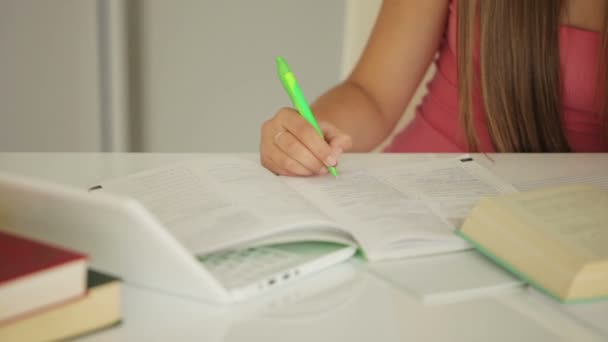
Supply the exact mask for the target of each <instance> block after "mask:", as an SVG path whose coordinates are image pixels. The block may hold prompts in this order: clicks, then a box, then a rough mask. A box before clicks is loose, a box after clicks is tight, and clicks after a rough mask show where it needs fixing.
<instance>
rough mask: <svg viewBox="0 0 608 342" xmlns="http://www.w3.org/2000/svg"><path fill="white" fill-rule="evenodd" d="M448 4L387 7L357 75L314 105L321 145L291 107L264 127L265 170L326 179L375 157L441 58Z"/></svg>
mask: <svg viewBox="0 0 608 342" xmlns="http://www.w3.org/2000/svg"><path fill="white" fill-rule="evenodd" d="M448 6H449V0H384V2H383V3H382V8H381V10H380V14H379V16H378V19H377V21H376V25H375V27H374V30H373V32H372V35H371V37H370V39H369V41H368V44H367V46H366V48H365V51H364V52H363V54H362V56H361V58H360V60H359V62H358V64H357V66H356V67H355V69H354V70H353V72H352V74H351V75H350V76H349V77H348V79H347V80H346V81H344V82H343V83H342V84H340V85H338V86H336V87H335V88H333V89H331V90H329V91H328V92H327V93H325V94H324V95H322V96H321V97H320V98H319V99H318V100H317V101H316V102H315V103H314V104H313V106H312V109H313V111H314V113H315V115H316V116H317V118H318V121H319V124H320V125H321V128H322V129H323V132H324V134H325V139H323V138H321V137H320V136H319V135H318V134H317V133H316V132H315V130H314V129H313V128H312V126H311V125H310V124H308V123H307V122H306V121H305V120H304V119H302V118H301V117H300V116H299V115H298V113H297V112H296V111H295V110H293V109H291V108H283V109H281V110H279V112H278V113H277V114H276V115H275V116H274V117H273V118H272V119H270V120H268V121H267V122H265V123H264V125H263V126H262V139H261V143H260V159H261V163H262V164H263V165H264V166H265V167H266V168H268V169H269V170H271V171H273V172H275V173H277V174H281V175H288V176H310V175H315V174H326V173H327V168H326V166H335V165H336V164H337V160H338V158H339V156H340V153H341V152H342V151H346V150H350V149H351V148H352V150H353V151H370V150H372V149H373V148H374V147H376V146H377V145H378V144H380V143H381V142H382V141H383V140H384V139H385V138H386V137H387V136H388V135H389V134H390V132H391V131H392V129H393V127H394V126H395V125H396V123H397V121H398V120H399V118H400V117H401V115H402V114H403V111H404V110H405V107H406V106H407V104H408V103H409V101H410V99H411V98H412V96H413V94H414V92H415V90H416V89H417V87H418V84H419V83H420V81H421V80H422V78H423V76H424V73H425V72H426V70H427V68H428V66H429V65H430V63H431V61H432V60H433V57H434V56H435V54H436V53H437V50H438V48H439V44H440V42H441V39H442V37H443V33H444V30H445V26H446V19H447V13H448Z"/></svg>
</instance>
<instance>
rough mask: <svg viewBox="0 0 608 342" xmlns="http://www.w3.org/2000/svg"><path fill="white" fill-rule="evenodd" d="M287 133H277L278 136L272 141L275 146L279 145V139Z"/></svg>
mask: <svg viewBox="0 0 608 342" xmlns="http://www.w3.org/2000/svg"><path fill="white" fill-rule="evenodd" d="M283 133H285V131H279V132H277V134H275V135H274V138H273V139H272V140H273V141H274V144H275V145H278V144H279V138H280V137H281V135H282V134H283Z"/></svg>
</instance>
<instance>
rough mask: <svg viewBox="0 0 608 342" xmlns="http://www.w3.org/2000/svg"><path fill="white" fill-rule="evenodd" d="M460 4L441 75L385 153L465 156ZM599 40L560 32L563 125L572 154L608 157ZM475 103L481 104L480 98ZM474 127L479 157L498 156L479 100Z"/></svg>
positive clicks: (449, 32)
mask: <svg viewBox="0 0 608 342" xmlns="http://www.w3.org/2000/svg"><path fill="white" fill-rule="evenodd" d="M456 3H457V0H452V1H451V3H450V16H449V20H448V23H447V27H446V32H445V39H444V41H443V43H442V45H441V47H440V51H439V58H438V60H437V62H436V66H437V73H436V74H435V76H434V78H433V79H432V81H431V82H430V83H429V84H428V92H427V95H426V96H425V97H424V99H423V101H422V104H421V105H420V106H419V107H418V108H417V110H416V115H415V117H414V119H413V120H412V121H411V122H410V123H409V125H408V126H407V127H406V128H405V129H403V131H401V132H399V133H398V134H397V135H396V136H395V138H394V139H393V141H392V143H391V144H390V145H389V146H388V147H387V148H386V149H385V152H466V151H467V143H466V141H467V140H466V136H465V134H464V130H463V129H462V127H461V125H460V123H459V116H458V86H457V85H458V80H457V71H458V64H457V59H456V46H457V7H456ZM601 45H602V42H601V34H600V33H598V32H592V31H585V30H581V29H576V28H573V27H567V26H562V27H561V28H560V56H561V57H560V58H561V68H562V70H561V72H562V74H561V76H562V82H563V95H562V103H563V111H562V115H563V125H564V132H565V135H566V138H567V140H568V143H569V145H570V148H571V149H572V151H574V152H607V151H608V138H607V137H606V134H605V130H604V128H603V126H602V118H601V116H600V114H599V112H598V109H597V106H594V103H596V102H595V101H594V100H595V94H596V85H597V82H596V79H597V74H598V70H597V69H598V68H597V66H598V58H599V52H600V48H601ZM476 97H477V98H481V96H480V95H479V94H478V95H477V96H476ZM474 107H475V108H476V109H475V115H474V121H475V127H476V130H477V136H478V138H479V142H480V146H479V149H480V151H481V152H494V151H495V149H494V146H493V145H492V142H491V139H490V135H489V133H488V129H487V126H486V122H485V114H484V113H483V103H481V100H479V101H476V103H474Z"/></svg>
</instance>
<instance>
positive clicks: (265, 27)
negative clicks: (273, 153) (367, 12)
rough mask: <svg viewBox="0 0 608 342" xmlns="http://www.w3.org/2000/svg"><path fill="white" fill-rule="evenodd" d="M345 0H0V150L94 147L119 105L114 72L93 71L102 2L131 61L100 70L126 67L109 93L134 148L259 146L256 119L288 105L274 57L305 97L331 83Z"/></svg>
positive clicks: (338, 61) (336, 72)
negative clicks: (120, 29) (124, 105)
mask: <svg viewBox="0 0 608 342" xmlns="http://www.w3.org/2000/svg"><path fill="white" fill-rule="evenodd" d="M346 1H347V0H332V1H325V0H307V1H299V0H256V1H248V0H223V1H217V0H171V1H167V0H129V1H126V0H53V1H41V0H0V151H99V150H101V149H102V142H101V140H102V139H103V136H104V134H102V131H101V130H102V127H101V125H102V120H100V118H101V116H102V115H103V114H105V113H102V111H103V110H104V108H113V107H116V105H118V106H119V107H120V105H121V104H120V103H118V104H108V103H105V102H104V101H105V100H107V99H106V98H104V96H102V94H101V92H100V89H101V88H103V87H102V85H103V84H104V80H105V82H106V83H108V84H113V83H112V82H114V81H116V78H118V77H116V76H117V75H113V76H114V78H113V79H111V80H110V82H108V77H107V75H105V74H103V73H102V71H103V70H102V69H103V68H102V69H100V65H104V63H102V62H101V61H103V56H105V55H108V53H104V52H103V51H100V49H99V45H98V44H99V41H98V38H99V36H100V32H99V27H100V26H99V22H98V19H99V18H100V17H99V8H100V7H99V5H100V3H105V4H106V5H107V4H111V7H112V8H113V9H120V8H123V10H124V12H125V13H124V18H125V20H127V23H126V25H125V27H126V28H127V30H126V32H125V34H124V38H125V40H126V41H127V42H128V46H127V49H126V50H127V51H126V52H128V53H129V54H130V59H129V63H127V64H128V65H126V66H125V68H121V66H120V65H118V66H116V65H114V66H111V67H108V66H107V65H106V69H111V70H127V71H128V74H126V76H127V77H125V78H126V81H127V84H126V85H127V86H128V87H127V88H128V89H127V88H125V90H124V93H120V92H121V91H122V90H121V89H118V90H119V91H118V94H117V95H116V96H114V98H115V99H116V98H121V96H125V98H126V99H127V101H126V102H128V104H129V106H128V110H127V111H126V116H127V119H129V120H130V121H131V124H132V125H131V128H132V129H131V133H132V134H131V136H130V138H131V140H132V141H131V144H130V145H131V146H130V147H131V148H132V149H135V150H140V151H170V152H181V151H199V152H253V151H257V150H258V142H259V129H260V126H261V124H262V123H263V121H264V120H266V119H268V118H269V117H271V116H272V115H273V114H274V112H275V111H276V110H277V109H279V108H280V107H282V106H286V105H290V103H289V100H288V98H287V96H286V95H285V94H284V91H283V89H282V87H281V85H280V83H279V81H278V79H277V77H276V71H275V66H274V58H275V57H276V56H278V55H283V56H285V57H286V58H287V60H288V61H289V63H290V64H291V65H292V68H293V69H294V71H295V73H296V75H297V76H298V78H299V79H300V83H301V86H302V88H303V90H304V92H305V94H306V95H307V97H308V98H309V99H310V100H312V99H314V98H315V97H317V96H318V95H319V94H320V93H321V92H322V91H323V90H325V89H327V88H328V87H330V86H332V85H334V84H336V83H337V82H338V81H339V78H340V72H341V69H342V58H343V39H344V27H345V8H346ZM127 5H128V6H127ZM110 14H111V13H110ZM121 17H122V16H120V15H119V16H118V18H116V17H115V18H109V21H108V23H109V24H110V25H111V24H112V23H116V22H117V21H120V20H122V18H121ZM102 26H103V25H102ZM118 40H119V39H118ZM123 43H124V42H122V41H114V42H110V47H112V48H114V49H115V51H113V52H111V53H109V55H116V52H117V51H118V53H120V52H121V51H120V48H121V46H122V44H123ZM112 44H114V45H112ZM102 46H103V44H102ZM116 49H118V50H116ZM117 59H118V60H120V57H118V58H117ZM102 76H103V77H102ZM119 86H120V85H119ZM115 90H116V89H115ZM102 103H103V105H102ZM114 119H116V118H114ZM115 122H116V120H115ZM127 147H128V146H127Z"/></svg>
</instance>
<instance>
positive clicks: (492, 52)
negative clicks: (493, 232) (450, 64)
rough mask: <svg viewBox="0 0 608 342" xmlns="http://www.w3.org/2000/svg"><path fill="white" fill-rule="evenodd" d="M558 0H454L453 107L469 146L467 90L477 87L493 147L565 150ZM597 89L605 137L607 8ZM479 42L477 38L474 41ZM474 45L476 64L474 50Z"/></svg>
mask: <svg viewBox="0 0 608 342" xmlns="http://www.w3.org/2000/svg"><path fill="white" fill-rule="evenodd" d="M564 3H565V0H533V1H531V0H488V1H478V0H459V1H458V49H459V50H458V51H459V53H458V83H459V84H458V86H459V90H460V94H459V107H460V108H459V110H460V117H461V122H462V125H463V127H464V130H465V134H466V137H467V141H468V144H469V149H470V150H471V151H477V150H478V145H479V143H478V137H477V135H476V133H475V132H476V131H475V127H474V119H473V112H474V105H473V103H474V101H475V100H474V98H473V96H474V95H473V94H474V93H477V92H475V91H473V90H474V89H480V90H481V93H482V96H483V105H484V110H485V117H486V121H487V126H488V131H489V133H490V137H491V138H492V142H493V144H494V147H495V148H496V150H497V151H499V152H568V151H570V147H569V145H568V142H567V140H566V137H565V134H564V132H563V128H562V127H563V126H562V117H561V113H562V102H561V98H562V94H561V89H562V87H561V79H560V60H559V56H560V55H559V26H560V18H561V15H562V10H563V6H564ZM604 18H605V21H606V28H605V30H604V32H603V48H602V50H601V51H602V53H601V56H600V65H599V71H600V76H599V79H598V87H597V89H598V90H599V89H604V90H605V93H602V94H599V93H598V94H597V96H598V101H601V103H600V105H601V107H599V108H602V109H601V113H602V114H603V117H604V119H605V120H604V122H605V123H606V137H607V138H608V103H607V101H606V99H608V86H605V85H606V84H608V68H607V67H606V57H607V56H608V53H607V51H608V50H607V49H608V34H607V32H608V9H607V13H606V15H605V17H604ZM477 42H479V46H478V44H477ZM477 48H479V56H480V61H479V62H480V63H479V64H480V66H481V69H480V70H475V68H476V63H475V62H474V56H475V54H474V51H475V49H477Z"/></svg>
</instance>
